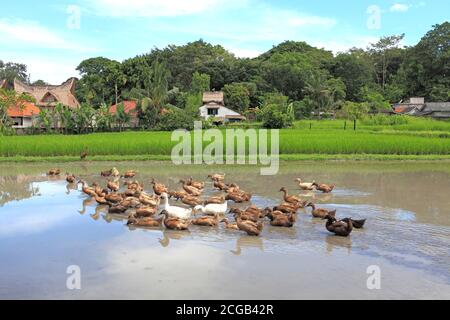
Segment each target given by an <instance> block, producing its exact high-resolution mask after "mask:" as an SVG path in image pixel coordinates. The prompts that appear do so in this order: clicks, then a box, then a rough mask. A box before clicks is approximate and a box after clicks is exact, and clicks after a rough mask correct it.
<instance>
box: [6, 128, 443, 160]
mask: <svg viewBox="0 0 450 320" xmlns="http://www.w3.org/2000/svg"><path fill="white" fill-rule="evenodd" d="M176 144H177V142H172V141H171V134H170V133H169V132H125V133H102V134H91V135H79V136H63V135H44V136H12V137H1V138H0V157H20V156H22V157H62V156H69V157H70V156H72V157H76V156H79V154H80V152H81V151H83V150H84V149H85V148H87V149H88V151H89V154H90V156H111V155H114V156H143V155H144V156H147V155H151V156H170V154H171V152H172V148H173V147H174V146H175V145H176ZM204 145H205V146H206V145H208V143H206V142H205V143H204ZM280 154H283V155H284V154H286V155H289V154H331V155H338V154H344V155H351V154H380V155H448V154H450V139H448V138H440V137H438V136H428V137H424V136H416V135H408V134H399V133H392V134H386V133H383V134H380V133H375V132H365V131H356V132H353V131H337V130H320V131H313V130H301V129H286V130H281V131H280Z"/></svg>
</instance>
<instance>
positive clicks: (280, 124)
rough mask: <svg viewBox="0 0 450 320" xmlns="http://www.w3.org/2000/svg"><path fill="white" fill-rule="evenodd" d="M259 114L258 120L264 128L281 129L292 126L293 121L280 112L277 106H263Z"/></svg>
mask: <svg viewBox="0 0 450 320" xmlns="http://www.w3.org/2000/svg"><path fill="white" fill-rule="evenodd" d="M260 112H261V115H260V118H261V120H262V126H263V127H264V128H267V129H282V128H287V127H289V126H291V125H292V121H293V119H292V118H291V117H290V116H289V115H287V114H285V113H283V112H281V111H280V110H279V106H277V105H275V104H269V105H267V106H265V107H264V108H263V109H262V110H261V111H260Z"/></svg>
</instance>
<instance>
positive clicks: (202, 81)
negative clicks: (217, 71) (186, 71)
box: [191, 71, 211, 93]
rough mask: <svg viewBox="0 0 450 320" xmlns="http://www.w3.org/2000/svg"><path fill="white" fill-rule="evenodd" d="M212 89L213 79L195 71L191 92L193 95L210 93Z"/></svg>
mask: <svg viewBox="0 0 450 320" xmlns="http://www.w3.org/2000/svg"><path fill="white" fill-rule="evenodd" d="M210 87H211V77H210V76H209V75H208V74H205V73H199V72H198V71H195V72H194V74H193V75H192V83H191V91H192V92H193V93H203V92H205V91H209V90H210Z"/></svg>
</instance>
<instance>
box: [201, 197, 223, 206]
mask: <svg viewBox="0 0 450 320" xmlns="http://www.w3.org/2000/svg"><path fill="white" fill-rule="evenodd" d="M224 202H225V197H224V196H214V197H209V198H208V199H206V200H205V201H203V205H204V206H206V205H208V204H222V203H224Z"/></svg>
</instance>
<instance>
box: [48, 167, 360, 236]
mask: <svg viewBox="0 0 450 320" xmlns="http://www.w3.org/2000/svg"><path fill="white" fill-rule="evenodd" d="M60 174H61V170H59V169H51V170H49V171H48V173H47V175H49V176H58V175H60ZM136 175H137V171H135V170H128V171H125V172H123V173H122V174H121V173H120V172H119V171H118V170H117V169H116V168H112V169H111V170H107V171H103V172H101V176H102V177H104V178H106V187H103V186H102V185H100V184H99V183H96V182H94V183H92V185H88V183H87V182H86V181H84V180H81V179H77V177H76V176H75V175H74V174H69V173H66V181H67V182H68V183H70V184H76V185H78V184H81V192H83V193H84V194H86V195H87V196H89V197H92V198H93V199H95V201H96V202H97V203H98V204H99V205H106V206H108V213H109V214H116V215H120V216H121V217H123V218H124V219H126V220H127V221H128V222H127V224H128V225H133V226H136V227H149V228H154V227H161V226H165V227H166V228H167V229H172V230H188V229H189V227H190V225H198V226H205V227H216V226H218V225H219V224H221V223H223V224H224V227H225V228H226V229H229V230H238V231H242V232H246V233H247V234H248V235H250V236H259V235H260V234H261V232H262V230H263V228H264V224H265V221H268V222H269V223H270V225H272V226H275V227H286V228H290V227H292V226H294V225H295V223H296V221H297V213H298V211H299V209H302V208H304V209H306V208H308V207H310V208H311V214H312V216H313V217H314V218H320V219H323V220H326V224H325V228H326V229H327V230H328V231H329V232H331V233H334V234H335V235H337V236H343V237H347V236H348V235H350V233H351V232H352V230H353V229H354V228H357V229H359V228H363V226H364V224H365V221H366V220H365V219H364V220H355V219H352V218H344V219H338V218H336V210H328V209H325V208H317V207H316V205H315V204H313V203H312V202H310V201H307V200H302V199H301V198H300V197H299V196H296V195H290V194H289V191H288V189H287V188H285V187H282V188H281V189H280V190H279V191H280V192H282V193H283V197H282V201H281V203H280V204H279V205H277V206H274V207H273V208H269V207H268V208H264V209H262V208H258V207H257V206H255V205H249V206H248V207H247V208H246V209H244V210H242V209H239V208H233V207H229V205H228V204H229V201H231V202H234V203H247V202H249V201H250V200H251V198H252V194H251V193H249V192H246V191H244V190H242V189H241V188H240V187H239V185H237V184H236V183H225V174H218V173H216V174H211V175H209V176H208V179H210V180H211V182H212V186H213V188H214V189H215V190H217V191H220V192H222V194H221V195H218V196H211V197H208V198H205V197H202V194H203V192H204V190H205V186H206V183H205V182H201V181H194V180H193V178H192V177H190V178H189V179H186V180H180V181H179V183H180V189H179V190H169V189H168V188H167V186H166V185H164V184H162V183H160V182H157V181H155V180H154V179H152V180H151V185H152V189H153V193H152V194H150V193H148V192H146V191H145V190H144V184H143V183H141V182H139V181H137V180H134V178H135V177H136ZM295 181H296V182H297V183H298V186H299V187H300V189H302V190H310V191H312V190H317V191H319V192H323V193H331V192H332V191H333V189H334V185H327V184H318V183H316V182H315V181H313V182H304V181H302V180H301V179H296V180H295ZM169 199H173V200H175V201H176V202H181V203H183V204H184V205H185V206H177V205H172V204H170V203H169ZM231 220H234V221H231Z"/></svg>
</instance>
